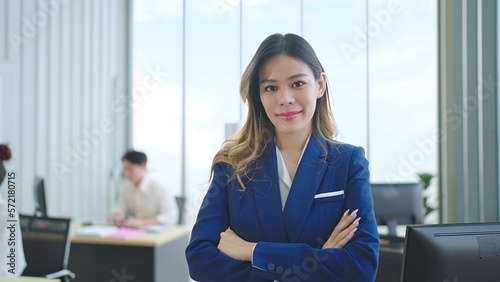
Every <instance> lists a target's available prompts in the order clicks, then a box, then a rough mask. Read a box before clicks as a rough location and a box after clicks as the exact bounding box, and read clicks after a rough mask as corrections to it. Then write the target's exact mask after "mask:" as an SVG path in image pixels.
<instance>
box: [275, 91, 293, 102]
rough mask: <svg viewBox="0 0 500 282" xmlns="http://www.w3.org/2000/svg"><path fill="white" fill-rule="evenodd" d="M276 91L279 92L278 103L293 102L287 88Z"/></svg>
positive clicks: (291, 94) (290, 92)
mask: <svg viewBox="0 0 500 282" xmlns="http://www.w3.org/2000/svg"><path fill="white" fill-rule="evenodd" d="M278 92H279V93H278V95H279V98H278V99H279V103H280V105H287V104H288V105H289V104H293V103H294V102H295V99H294V97H293V93H292V91H290V90H288V89H283V90H280V91H278Z"/></svg>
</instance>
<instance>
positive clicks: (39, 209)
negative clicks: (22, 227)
mask: <svg viewBox="0 0 500 282" xmlns="http://www.w3.org/2000/svg"><path fill="white" fill-rule="evenodd" d="M33 188H34V189H33V192H34V196H35V216H40V217H47V216H48V214H47V202H46V200H45V185H44V181H43V178H41V177H38V176H37V177H35V185H34V187H33Z"/></svg>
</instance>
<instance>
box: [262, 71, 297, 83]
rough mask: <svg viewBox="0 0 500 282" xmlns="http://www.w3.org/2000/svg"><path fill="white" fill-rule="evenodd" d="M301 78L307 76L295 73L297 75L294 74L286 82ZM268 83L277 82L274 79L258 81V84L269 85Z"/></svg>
mask: <svg viewBox="0 0 500 282" xmlns="http://www.w3.org/2000/svg"><path fill="white" fill-rule="evenodd" d="M303 76H307V74H306V73H297V74H294V75H292V76H290V77H288V78H287V80H293V79H296V78H297V77H303ZM269 82H278V81H277V80H276V79H271V78H265V79H263V80H261V81H260V84H263V83H269Z"/></svg>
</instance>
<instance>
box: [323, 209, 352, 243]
mask: <svg viewBox="0 0 500 282" xmlns="http://www.w3.org/2000/svg"><path fill="white" fill-rule="evenodd" d="M357 213H358V210H357V209H356V210H355V211H353V212H352V213H351V214H349V210H347V211H346V212H345V213H344V215H343V216H342V218H341V219H340V221H339V223H338V224H337V226H335V228H334V229H333V231H332V234H331V235H330V238H328V241H326V243H325V244H324V245H323V249H327V248H343V247H344V246H345V245H346V244H347V243H348V242H349V241H350V240H351V239H352V237H353V236H354V232H356V230H357V229H358V225H359V220H360V219H361V218H360V217H358V218H356V216H357Z"/></svg>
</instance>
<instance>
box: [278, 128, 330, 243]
mask: <svg viewBox="0 0 500 282" xmlns="http://www.w3.org/2000/svg"><path fill="white" fill-rule="evenodd" d="M322 143H323V144H322V145H323V146H324V148H326V141H324V140H322ZM324 155H325V153H324V152H323V149H322V148H321V143H318V141H317V140H316V138H314V136H311V139H310V140H309V144H308V145H307V148H306V150H305V151H304V154H303V156H302V159H301V161H300V164H299V167H298V169H297V172H296V174H295V178H294V179H293V182H292V187H291V188H290V194H289V195H288V199H287V201H286V205H285V209H284V210H283V219H284V222H285V227H286V231H287V234H288V239H289V240H290V242H295V241H297V239H298V238H299V235H300V231H301V230H302V226H303V225H304V222H305V220H306V218H307V216H308V214H309V209H310V208H311V205H312V203H313V200H314V195H316V192H317V190H318V188H319V185H320V183H321V179H322V178H323V174H324V173H325V170H326V165H325V163H324V161H323V160H322V159H321V158H322V157H323V156H324Z"/></svg>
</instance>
